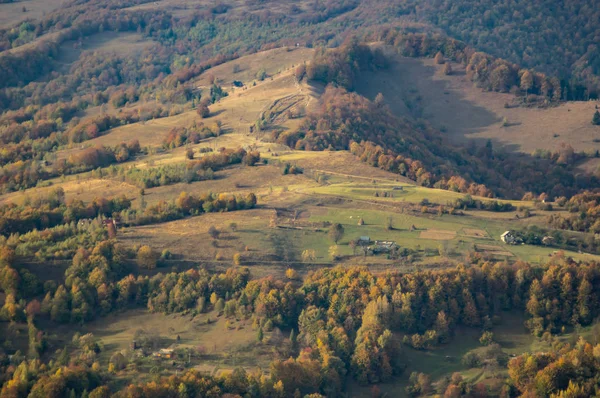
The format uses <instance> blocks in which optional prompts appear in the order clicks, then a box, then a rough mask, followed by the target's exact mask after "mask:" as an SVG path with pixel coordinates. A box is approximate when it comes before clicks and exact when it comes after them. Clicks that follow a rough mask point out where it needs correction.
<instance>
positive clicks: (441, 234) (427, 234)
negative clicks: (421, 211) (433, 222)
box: [419, 229, 456, 240]
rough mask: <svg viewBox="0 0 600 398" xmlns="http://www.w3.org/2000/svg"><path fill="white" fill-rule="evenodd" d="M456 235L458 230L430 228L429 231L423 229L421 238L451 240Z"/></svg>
mask: <svg viewBox="0 0 600 398" xmlns="http://www.w3.org/2000/svg"><path fill="white" fill-rule="evenodd" d="M455 237H456V231H449V230H445V229H428V230H427V231H421V233H420V234H419V238H421V239H433V240H451V239H454V238H455Z"/></svg>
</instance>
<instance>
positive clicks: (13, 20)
mask: <svg viewBox="0 0 600 398" xmlns="http://www.w3.org/2000/svg"><path fill="white" fill-rule="evenodd" d="M63 3H65V0H21V1H15V2H14V3H2V4H0V28H9V27H12V26H14V25H16V24H18V23H20V22H21V21H24V20H26V19H40V18H41V17H42V16H43V15H45V14H47V13H49V12H51V11H54V10H55V9H57V8H59V7H60V6H61V5H62V4H63ZM23 7H25V8H26V9H27V11H26V12H23Z"/></svg>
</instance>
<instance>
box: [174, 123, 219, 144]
mask: <svg viewBox="0 0 600 398" xmlns="http://www.w3.org/2000/svg"><path fill="white" fill-rule="evenodd" d="M220 133H221V126H220V125H219V124H217V123H215V125H214V126H212V128H211V127H208V126H205V125H204V123H202V122H200V124H197V123H196V122H194V123H193V124H192V125H191V126H189V127H174V128H172V129H171V130H169V133H168V134H167V136H166V137H165V139H164V140H163V147H165V148H167V149H171V148H178V147H180V146H184V145H190V144H197V143H199V142H200V140H203V139H205V138H210V137H218V136H219V135H220Z"/></svg>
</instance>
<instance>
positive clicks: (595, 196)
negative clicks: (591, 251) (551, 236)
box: [548, 191, 600, 234]
mask: <svg viewBox="0 0 600 398" xmlns="http://www.w3.org/2000/svg"><path fill="white" fill-rule="evenodd" d="M565 208H566V209H567V210H568V211H569V213H571V214H560V213H557V214H551V215H550V216H548V224H549V225H550V226H551V227H553V228H559V229H566V230H571V231H580V232H592V233H594V234H598V233H600V193H598V192H590V191H585V192H582V193H580V194H578V195H575V196H573V197H571V199H569V200H568V201H567V202H566V203H565Z"/></svg>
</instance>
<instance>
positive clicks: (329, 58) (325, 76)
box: [296, 37, 387, 90]
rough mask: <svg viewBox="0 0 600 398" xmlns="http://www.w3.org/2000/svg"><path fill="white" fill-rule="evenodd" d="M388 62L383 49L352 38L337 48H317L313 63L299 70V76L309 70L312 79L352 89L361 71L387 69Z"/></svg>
mask: <svg viewBox="0 0 600 398" xmlns="http://www.w3.org/2000/svg"><path fill="white" fill-rule="evenodd" d="M386 64H387V60H386V58H385V56H384V55H383V52H382V51H381V50H380V49H376V50H372V49H371V48H370V47H369V46H368V45H366V44H362V43H359V41H358V39H356V38H355V37H351V38H349V39H347V40H346V41H345V42H344V43H343V44H342V45H341V46H340V47H338V48H336V49H330V50H326V49H324V48H321V49H319V50H317V51H316V52H315V55H314V56H313V60H312V62H311V63H310V64H308V65H307V66H306V67H305V68H304V69H301V70H300V71H301V72H299V71H296V76H297V78H300V79H301V78H302V76H304V73H306V78H307V79H308V80H309V81H317V82H322V83H325V84H328V83H334V84H335V85H337V86H340V87H344V88H346V89H347V90H351V89H352V88H353V87H354V85H355V84H356V80H357V79H358V77H359V75H360V72H361V71H365V70H370V69H381V68H385V66H386Z"/></svg>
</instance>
